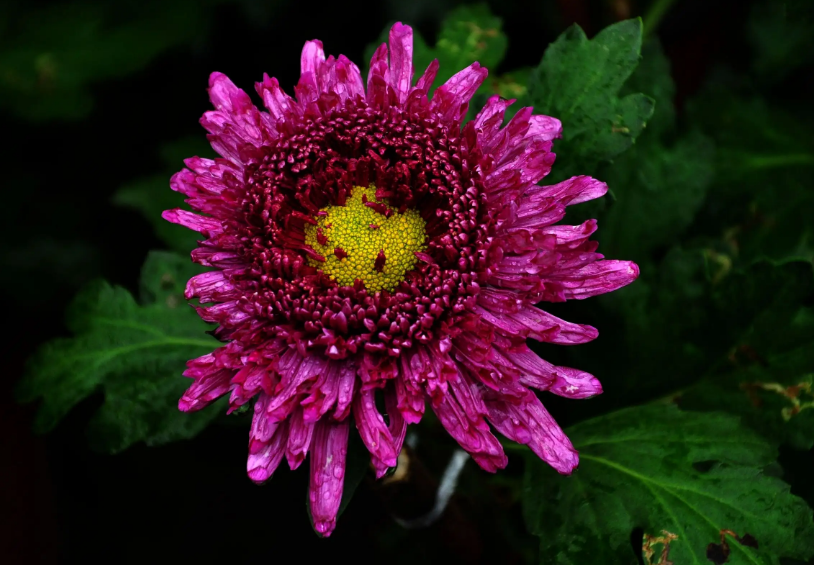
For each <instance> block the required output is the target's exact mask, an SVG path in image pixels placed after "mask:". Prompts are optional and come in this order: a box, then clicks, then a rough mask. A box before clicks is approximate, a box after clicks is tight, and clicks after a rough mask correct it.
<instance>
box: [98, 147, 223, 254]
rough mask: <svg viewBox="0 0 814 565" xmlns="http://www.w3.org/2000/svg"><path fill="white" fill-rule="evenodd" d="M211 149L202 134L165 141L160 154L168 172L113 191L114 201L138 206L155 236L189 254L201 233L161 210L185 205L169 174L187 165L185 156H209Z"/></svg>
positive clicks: (171, 246)
mask: <svg viewBox="0 0 814 565" xmlns="http://www.w3.org/2000/svg"><path fill="white" fill-rule="evenodd" d="M211 153H212V150H211V148H210V147H209V146H208V145H207V144H206V141H205V138H204V137H203V136H196V137H187V138H183V139H179V140H177V141H174V142H172V143H167V144H165V145H163V146H162V147H161V157H162V161H163V162H164V164H165V165H166V169H165V172H163V173H161V174H159V175H154V176H151V177H145V178H142V179H138V180H136V181H133V182H131V183H129V184H126V185H125V186H123V187H121V188H120V189H119V190H117V191H116V193H115V194H114V195H113V199H112V202H113V204H116V205H118V206H123V207H126V208H132V209H134V210H138V211H139V212H141V213H142V215H144V217H145V218H146V219H147V221H149V222H150V224H152V226H153V230H154V231H155V234H156V236H158V238H159V239H161V240H162V241H163V242H164V243H166V244H167V246H168V247H169V248H170V249H172V250H174V251H178V252H179V253H184V254H188V253H189V252H190V251H191V250H192V249H194V248H195V247H197V241H198V239H199V238H200V236H199V234H197V233H195V232H193V231H190V230H188V229H187V228H185V227H182V226H179V225H176V224H171V223H170V222H168V221H166V220H165V219H164V218H162V217H161V212H163V211H164V210H169V209H172V208H182V207H184V198H185V197H184V195H183V194H179V193H177V192H175V191H173V190H172V189H170V177H172V175H173V174H175V173H176V172H178V171H179V170H181V169H182V168H183V167H184V159H186V158H188V157H192V156H195V155H197V156H203V157H206V156H209V155H211Z"/></svg>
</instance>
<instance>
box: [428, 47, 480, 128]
mask: <svg viewBox="0 0 814 565" xmlns="http://www.w3.org/2000/svg"><path fill="white" fill-rule="evenodd" d="M488 74H489V72H488V71H487V70H486V68H485V67H481V66H480V63H477V62H475V63H472V64H471V65H469V66H468V67H467V68H465V69H464V70H462V71H460V72H458V73H456V74H455V75H453V76H452V78H450V79H449V80H448V81H447V82H445V83H444V84H443V85H441V86H439V87H438V88H437V89H436V90H435V94H434V95H433V97H432V101H431V102H430V110H431V111H434V112H437V113H438V114H439V115H440V116H441V117H442V119H444V120H446V121H460V120H461V119H463V117H464V116H465V115H466V111H467V109H468V108H469V100H470V99H471V98H472V97H473V96H474V95H475V92H476V91H477V90H478V87H480V85H481V84H483V81H484V80H486V75H488Z"/></svg>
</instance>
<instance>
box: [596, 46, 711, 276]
mask: <svg viewBox="0 0 814 565" xmlns="http://www.w3.org/2000/svg"><path fill="white" fill-rule="evenodd" d="M623 92H644V93H645V94H647V95H649V96H651V97H652V99H653V100H655V102H656V107H655V111H654V113H653V117H652V119H651V121H650V122H649V123H648V128H647V130H646V131H645V132H644V133H643V134H642V135H641V137H640V138H639V140H638V141H637V143H636V145H635V146H634V147H632V148H631V149H630V150H629V151H627V152H626V153H625V154H623V155H621V156H620V157H619V158H618V159H617V160H616V161H615V162H614V164H613V166H611V167H607V170H606V171H603V173H604V174H601V175H600V176H601V178H603V179H604V180H605V181H606V182H607V183H608V186H609V188H610V190H611V191H613V196H614V199H615V201H614V202H613V203H612V204H611V205H610V209H609V210H608V212H607V214H606V215H605V216H604V217H603V218H602V224H601V225H602V229H601V231H600V237H601V242H602V246H603V250H604V251H605V252H606V253H608V254H609V255H612V256H619V257H626V258H628V259H632V260H635V261H637V262H640V263H641V262H645V261H649V260H651V258H652V253H653V251H654V250H657V249H658V248H659V247H662V246H669V245H674V244H675V243H677V241H678V237H679V236H680V235H681V233H682V231H683V230H685V229H686V228H687V226H689V225H690V223H691V222H692V221H693V219H694V218H695V215H696V212H697V211H698V209H699V208H700V206H701V204H702V203H703V201H704V197H705V196H706V191H707V189H708V188H709V186H710V184H711V182H712V175H713V155H714V150H713V145H712V142H711V141H710V140H709V139H708V138H707V137H705V136H704V135H703V134H701V133H700V132H698V131H697V130H692V131H689V132H687V133H684V134H678V133H677V132H676V125H675V111H674V109H673V102H672V98H673V96H674V95H675V86H674V84H673V81H672V79H671V78H670V67H669V62H668V61H667V58H666V57H665V56H664V53H663V52H662V50H661V47H660V45H659V44H658V43H657V42H656V41H651V42H649V43H648V44H647V45H645V48H644V53H643V59H642V64H641V65H640V66H639V68H637V69H636V71H635V72H634V73H633V75H632V76H631V77H630V80H628V82H627V83H626V84H625V87H624V90H623Z"/></svg>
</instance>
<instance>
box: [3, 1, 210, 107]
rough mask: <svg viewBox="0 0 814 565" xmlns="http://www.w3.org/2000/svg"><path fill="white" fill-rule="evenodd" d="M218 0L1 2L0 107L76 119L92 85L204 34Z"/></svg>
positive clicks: (130, 70) (90, 99)
mask: <svg viewBox="0 0 814 565" xmlns="http://www.w3.org/2000/svg"><path fill="white" fill-rule="evenodd" d="M219 1H220V0H205V1H204V2H197V1H195V0H180V1H176V2H161V1H159V0H145V1H141V2H133V1H128V0H124V1H122V2H116V3H109V2H103V1H96V2H93V1H84V2H71V3H58V4H55V5H47V4H46V5H42V7H39V8H37V9H32V8H31V7H30V6H29V5H28V4H27V3H24V2H18V3H14V2H4V3H3V5H2V7H0V9H2V11H3V12H4V13H3V14H2V16H0V20H8V21H14V22H15V26H14V30H13V33H4V34H3V36H2V37H0V69H2V72H0V105H1V106H3V107H5V108H7V109H9V110H11V111H12V112H14V113H15V114H17V115H19V116H21V117H23V118H26V119H29V120H51V119H68V120H75V119H79V118H82V117H84V116H85V115H87V114H88V113H89V112H90V110H91V109H92V107H93V96H92V94H91V87H92V85H94V84H95V83H97V82H99V81H102V80H109V79H113V78H119V77H123V76H126V75H128V74H131V73H134V72H136V71H138V70H140V69H142V68H144V67H145V66H146V65H147V64H149V63H150V61H152V60H153V59H155V58H156V57H157V56H158V55H159V54H161V53H163V52H165V51H167V50H169V49H171V48H173V47H176V46H179V45H183V44H189V43H192V42H193V41H194V40H195V39H196V38H198V37H200V35H201V33H203V32H205V30H206V29H207V27H208V22H209V20H210V16H211V14H212V10H211V8H212V6H214V5H215V4H217V3H218V2H219Z"/></svg>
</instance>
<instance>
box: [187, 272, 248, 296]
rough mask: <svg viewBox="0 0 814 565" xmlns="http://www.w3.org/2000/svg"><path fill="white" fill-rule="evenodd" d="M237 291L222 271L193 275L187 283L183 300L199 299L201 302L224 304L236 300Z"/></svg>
mask: <svg viewBox="0 0 814 565" xmlns="http://www.w3.org/2000/svg"><path fill="white" fill-rule="evenodd" d="M237 292H238V291H237V289H236V288H235V287H234V286H233V285H232V283H231V282H230V281H229V278H228V277H227V276H226V275H225V274H224V273H223V271H209V272H207V273H201V274H200V275H195V276H194V277H192V278H191V279H189V281H188V282H187V288H186V290H185V291H184V298H186V299H187V300H189V299H191V298H196V297H197V298H199V299H200V301H201V302H224V301H226V300H230V299H233V298H237Z"/></svg>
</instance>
